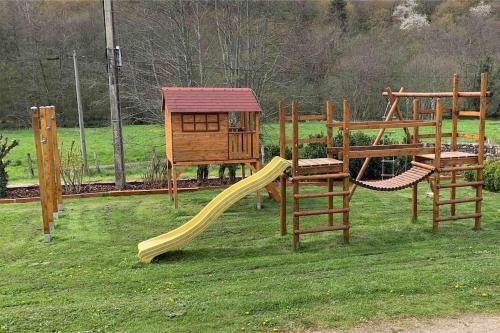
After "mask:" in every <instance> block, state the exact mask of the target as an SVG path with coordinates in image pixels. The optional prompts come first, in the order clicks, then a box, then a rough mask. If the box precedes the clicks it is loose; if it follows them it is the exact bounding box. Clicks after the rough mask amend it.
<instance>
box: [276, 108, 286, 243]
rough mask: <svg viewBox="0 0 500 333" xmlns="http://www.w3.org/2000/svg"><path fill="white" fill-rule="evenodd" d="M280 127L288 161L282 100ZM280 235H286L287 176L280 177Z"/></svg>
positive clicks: (281, 150) (282, 156)
mask: <svg viewBox="0 0 500 333" xmlns="http://www.w3.org/2000/svg"><path fill="white" fill-rule="evenodd" d="M278 115H279V127H280V157H281V158H284V159H286V127H285V116H286V114H285V103H284V102H283V100H281V101H280V102H279V104H278ZM280 233H281V235H282V236H283V235H285V234H286V176H285V175H284V174H282V175H281V176H280Z"/></svg>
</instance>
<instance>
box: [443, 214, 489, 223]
mask: <svg viewBox="0 0 500 333" xmlns="http://www.w3.org/2000/svg"><path fill="white" fill-rule="evenodd" d="M477 217H481V214H479V213H475V214H463V215H454V216H443V217H438V218H437V219H436V221H437V222H443V221H456V220H465V219H475V218H477Z"/></svg>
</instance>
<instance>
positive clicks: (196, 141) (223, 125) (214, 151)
mask: <svg viewBox="0 0 500 333" xmlns="http://www.w3.org/2000/svg"><path fill="white" fill-rule="evenodd" d="M171 115H172V116H171V117H172V118H171V119H172V131H173V133H172V139H173V140H172V145H173V156H174V161H175V162H177V161H179V162H183V161H203V160H227V158H228V130H229V129H228V125H229V123H228V115H227V113H219V128H220V130H219V132H182V118H181V117H182V114H181V113H173V114H171Z"/></svg>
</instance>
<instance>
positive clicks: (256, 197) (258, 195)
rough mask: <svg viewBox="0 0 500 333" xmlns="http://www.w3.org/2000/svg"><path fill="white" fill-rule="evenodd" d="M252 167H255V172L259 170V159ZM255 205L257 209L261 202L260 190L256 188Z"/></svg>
mask: <svg viewBox="0 0 500 333" xmlns="http://www.w3.org/2000/svg"><path fill="white" fill-rule="evenodd" d="M254 168H255V173H257V172H259V170H260V161H257V162H255V163H254ZM255 206H256V208H257V209H261V208H262V204H261V199H260V190H257V192H256V195H255Z"/></svg>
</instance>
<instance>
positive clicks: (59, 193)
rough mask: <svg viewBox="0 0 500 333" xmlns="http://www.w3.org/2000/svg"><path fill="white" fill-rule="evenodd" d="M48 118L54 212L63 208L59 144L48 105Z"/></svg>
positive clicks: (53, 111) (53, 114) (51, 110)
mask: <svg viewBox="0 0 500 333" xmlns="http://www.w3.org/2000/svg"><path fill="white" fill-rule="evenodd" d="M50 120H51V128H52V151H53V154H54V155H53V158H54V182H55V188H56V206H57V207H56V212H60V211H62V210H63V196H62V184H61V159H60V155H59V144H58V142H57V121H56V112H55V107H53V106H51V107H50Z"/></svg>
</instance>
